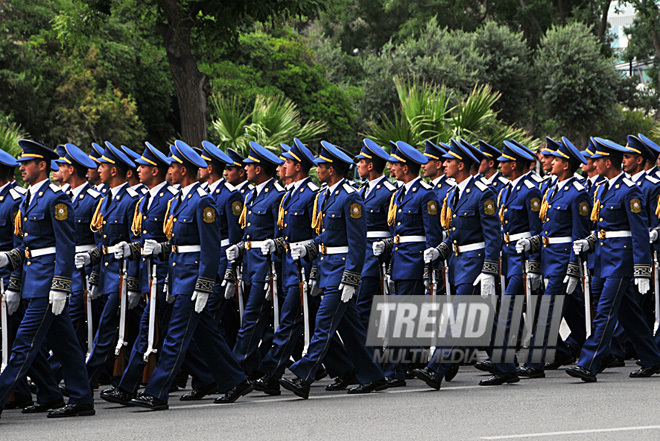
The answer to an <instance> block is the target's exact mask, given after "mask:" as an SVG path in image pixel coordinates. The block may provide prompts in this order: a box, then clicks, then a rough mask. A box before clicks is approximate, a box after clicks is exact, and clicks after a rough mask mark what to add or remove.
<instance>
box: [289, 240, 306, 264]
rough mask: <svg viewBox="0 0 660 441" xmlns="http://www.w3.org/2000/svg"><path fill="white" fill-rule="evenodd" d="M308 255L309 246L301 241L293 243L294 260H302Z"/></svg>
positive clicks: (292, 255) (292, 254) (292, 256)
mask: <svg viewBox="0 0 660 441" xmlns="http://www.w3.org/2000/svg"><path fill="white" fill-rule="evenodd" d="M306 255H307V248H305V245H303V244H301V243H297V244H294V245H291V258H292V259H293V260H300V258H301V257H305V256H306Z"/></svg>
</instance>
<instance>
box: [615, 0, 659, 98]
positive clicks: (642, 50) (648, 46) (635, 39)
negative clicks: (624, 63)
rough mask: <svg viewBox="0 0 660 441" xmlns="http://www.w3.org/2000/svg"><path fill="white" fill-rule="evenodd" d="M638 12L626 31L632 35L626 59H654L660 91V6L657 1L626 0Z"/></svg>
mask: <svg viewBox="0 0 660 441" xmlns="http://www.w3.org/2000/svg"><path fill="white" fill-rule="evenodd" d="M620 3H623V4H630V5H632V6H633V7H634V8H635V11H636V12H637V14H636V15H635V19H634V22H633V25H632V26H631V27H630V28H629V29H628V30H627V31H626V32H627V33H628V35H629V36H630V45H629V46H628V48H627V49H626V59H628V60H630V61H632V60H634V59H637V60H638V61H640V62H643V61H646V60H647V59H649V58H652V59H653V67H654V69H653V73H654V78H653V82H652V84H653V87H654V88H655V89H656V91H660V30H659V29H660V7H659V6H658V3H657V2H656V1H653V0H652V1H649V0H626V1H623V0H622V1H620Z"/></svg>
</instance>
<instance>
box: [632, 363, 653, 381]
mask: <svg viewBox="0 0 660 441" xmlns="http://www.w3.org/2000/svg"><path fill="white" fill-rule="evenodd" d="M653 374H660V365H655V366H651V367H647V368H645V367H643V368H641V369H637V370H636V371H632V372H631V373H630V378H648V377H650V376H652V375H653Z"/></svg>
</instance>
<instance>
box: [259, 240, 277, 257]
mask: <svg viewBox="0 0 660 441" xmlns="http://www.w3.org/2000/svg"><path fill="white" fill-rule="evenodd" d="M274 252H275V241H274V240H273V239H266V240H264V243H263V244H262V245H261V254H263V255H264V256H267V255H269V254H271V253H274Z"/></svg>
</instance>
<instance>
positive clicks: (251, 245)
mask: <svg viewBox="0 0 660 441" xmlns="http://www.w3.org/2000/svg"><path fill="white" fill-rule="evenodd" d="M264 242H266V241H265V240H253V241H248V242H245V249H246V250H250V249H252V248H261V246H262V245H263V244H264Z"/></svg>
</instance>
